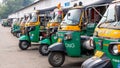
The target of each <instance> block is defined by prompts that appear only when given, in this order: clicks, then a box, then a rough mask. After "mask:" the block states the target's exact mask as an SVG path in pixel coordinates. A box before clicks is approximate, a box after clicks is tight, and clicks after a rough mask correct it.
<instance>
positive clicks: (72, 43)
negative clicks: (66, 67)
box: [57, 31, 81, 57]
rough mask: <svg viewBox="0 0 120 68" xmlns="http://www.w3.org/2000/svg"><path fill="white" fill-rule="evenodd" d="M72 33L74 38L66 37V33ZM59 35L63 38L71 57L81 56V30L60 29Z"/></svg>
mask: <svg viewBox="0 0 120 68" xmlns="http://www.w3.org/2000/svg"><path fill="white" fill-rule="evenodd" d="M66 33H71V36H72V39H69V40H67V39H65V34H66ZM57 35H58V37H59V38H60V39H61V40H62V43H63V45H64V46H65V48H66V53H67V55H68V56H71V57H74V56H75V57H80V56H81V49H80V47H81V45H80V32H79V31H58V32H57Z"/></svg>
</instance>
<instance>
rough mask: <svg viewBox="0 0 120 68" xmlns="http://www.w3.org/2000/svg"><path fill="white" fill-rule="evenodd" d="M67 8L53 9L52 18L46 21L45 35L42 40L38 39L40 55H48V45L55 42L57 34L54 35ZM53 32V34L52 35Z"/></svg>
mask: <svg viewBox="0 0 120 68" xmlns="http://www.w3.org/2000/svg"><path fill="white" fill-rule="evenodd" d="M68 9H69V8H66V9H64V8H63V9H62V8H59V9H55V10H54V12H53V17H52V20H50V21H49V22H48V23H47V28H46V30H47V37H46V38H45V39H43V40H40V46H39V52H40V54H42V55H48V54H49V51H48V47H49V46H50V45H51V44H53V43H55V42H57V39H58V38H57V36H56V34H55V33H56V32H57V30H58V26H59V25H60V23H61V21H62V20H63V18H64V16H65V14H66V13H67V11H68ZM52 34H53V35H52Z"/></svg>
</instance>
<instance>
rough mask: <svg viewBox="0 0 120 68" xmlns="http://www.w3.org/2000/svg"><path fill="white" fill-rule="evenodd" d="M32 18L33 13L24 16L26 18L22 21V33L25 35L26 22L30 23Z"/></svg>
mask: <svg viewBox="0 0 120 68" xmlns="http://www.w3.org/2000/svg"><path fill="white" fill-rule="evenodd" d="M30 19H31V14H27V15H25V16H24V19H23V20H22V21H21V23H20V35H23V34H24V33H25V25H26V23H29V21H30ZM26 26H27V25H26Z"/></svg>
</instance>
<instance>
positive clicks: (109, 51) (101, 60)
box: [81, 1, 120, 68]
mask: <svg viewBox="0 0 120 68" xmlns="http://www.w3.org/2000/svg"><path fill="white" fill-rule="evenodd" d="M119 24H120V2H119V1H114V2H113V3H112V4H110V5H109V7H108V9H107V10H106V12H105V14H104V16H103V17H102V19H101V20H100V22H99V24H98V25H97V27H96V29H95V32H94V36H93V38H94V39H93V43H94V44H95V54H94V56H93V57H91V58H89V59H87V60H86V61H85V62H84V63H83V64H82V66H81V68H120V35H119V33H120V25H119Z"/></svg>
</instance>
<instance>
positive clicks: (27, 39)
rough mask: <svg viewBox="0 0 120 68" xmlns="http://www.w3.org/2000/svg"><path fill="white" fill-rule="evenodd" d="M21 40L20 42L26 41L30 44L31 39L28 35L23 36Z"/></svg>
mask: <svg viewBox="0 0 120 68" xmlns="http://www.w3.org/2000/svg"><path fill="white" fill-rule="evenodd" d="M19 40H20V41H22V40H26V41H28V42H30V39H29V37H28V36H27V35H22V36H21V37H20V38H19Z"/></svg>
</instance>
